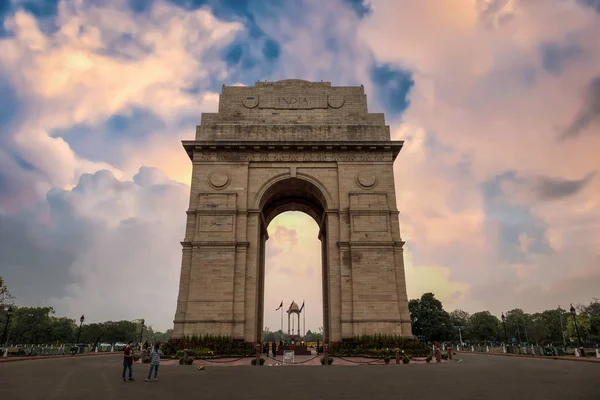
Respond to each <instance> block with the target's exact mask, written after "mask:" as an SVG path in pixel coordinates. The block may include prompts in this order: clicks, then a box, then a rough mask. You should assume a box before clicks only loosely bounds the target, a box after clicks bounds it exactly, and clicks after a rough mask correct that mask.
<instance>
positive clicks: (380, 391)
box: [0, 354, 600, 400]
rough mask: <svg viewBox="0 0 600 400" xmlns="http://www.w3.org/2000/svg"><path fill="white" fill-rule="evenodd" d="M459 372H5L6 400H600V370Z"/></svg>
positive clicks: (480, 366)
mask: <svg viewBox="0 0 600 400" xmlns="http://www.w3.org/2000/svg"><path fill="white" fill-rule="evenodd" d="M461 357H462V362H461V363H455V364H437V365H436V364H431V365H426V364H421V365H413V364H409V365H373V366H335V365H333V366H331V367H321V366H285V367H265V366H263V367H260V368H257V367H246V366H244V367H228V368H224V367H213V368H211V367H208V368H207V369H206V370H205V371H198V370H197V369H196V368H195V367H187V366H178V365H171V366H167V365H164V366H162V367H161V371H160V375H159V381H158V382H150V383H148V382H144V381H143V378H144V376H143V375H144V374H145V373H146V372H147V366H146V365H140V364H135V365H134V377H135V378H137V380H136V381H134V382H127V383H124V382H123V381H122V380H121V376H120V374H121V366H122V364H121V362H120V360H121V359H120V357H119V356H105V357H88V358H80V359H54V360H39V361H27V362H16V363H7V364H0V399H2V400H4V399H6V400H20V399H26V400H29V399H44V400H58V399H61V400H63V399H65V400H68V399H84V400H96V399H108V400H113V399H114V400H117V399H118V400H121V399H136V400H139V399H144V400H150V399H171V398H182V399H188V398H200V399H202V398H207V399H228V400H236V399H244V400H248V399H261V400H263V399H264V400H269V399H285V400H297V399H311V400H314V399H327V400H333V399H361V400H363V399H384V398H385V399H410V400H419V399H440V398H444V399H461V400H462V399H468V400H476V399H485V400H495V399H501V400H517V399H527V400H532V399H543V400H552V399H561V400H565V399H574V400H575V399H585V400H592V399H594V400H597V399H600V379H599V378H600V365H597V364H595V363H582V362H573V361H556V360H536V359H528V358H509V357H497V356H487V355H472V354H464V355H461Z"/></svg>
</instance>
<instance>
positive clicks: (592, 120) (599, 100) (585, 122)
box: [562, 77, 600, 138]
mask: <svg viewBox="0 0 600 400" xmlns="http://www.w3.org/2000/svg"><path fill="white" fill-rule="evenodd" d="M598 121H600V77H597V78H594V79H593V80H592V81H591V82H590V83H589V87H588V88H587V93H586V96H585V104H584V105H583V107H582V109H581V110H580V111H579V112H578V113H577V116H576V117H575V119H574V120H573V122H572V123H571V124H570V125H569V127H568V128H567V129H565V131H564V132H563V134H562V137H563V138H570V137H575V136H579V135H580V134H581V133H582V132H586V131H589V132H590V133H591V130H592V129H591V128H592V127H595V129H596V130H600V125H599V124H598ZM588 128H590V129H588Z"/></svg>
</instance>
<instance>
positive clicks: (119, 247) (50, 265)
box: [0, 168, 189, 330]
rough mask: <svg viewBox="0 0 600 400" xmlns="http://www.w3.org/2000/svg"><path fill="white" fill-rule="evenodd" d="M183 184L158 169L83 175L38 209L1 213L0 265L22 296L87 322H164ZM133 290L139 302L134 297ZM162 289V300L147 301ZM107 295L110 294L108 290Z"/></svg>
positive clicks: (177, 253) (174, 272) (171, 300)
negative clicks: (129, 176) (128, 175)
mask: <svg viewBox="0 0 600 400" xmlns="http://www.w3.org/2000/svg"><path fill="white" fill-rule="evenodd" d="M188 196H189V190H188V188H187V187H186V186H185V185H181V184H178V183H175V182H173V181H171V180H169V179H168V178H166V177H165V176H164V175H163V174H162V173H161V172H160V171H158V170H156V169H152V168H141V169H140V171H139V173H138V174H137V175H136V176H135V177H134V179H133V181H121V180H119V179H117V178H115V177H114V175H113V174H112V173H111V172H110V171H106V170H103V171H98V172H96V173H94V174H84V175H83V176H82V177H81V179H80V180H79V183H78V184H77V185H76V186H75V187H74V188H73V189H72V190H63V189H59V188H55V189H52V190H51V191H50V192H49V193H48V196H47V199H46V201H44V202H43V203H40V204H38V206H37V207H36V209H35V211H32V212H26V213H20V214H13V215H11V216H6V215H0V264H1V265H2V266H3V267H2V276H3V277H4V278H5V280H6V282H7V284H8V285H10V288H11V291H12V292H13V294H14V295H15V296H16V299H17V301H18V302H19V304H22V305H26V304H30V305H39V304H49V305H51V306H53V307H54V308H55V309H56V311H57V313H58V314H59V315H68V316H71V317H75V316H77V315H80V314H81V313H85V315H86V318H89V320H90V321H103V320H111V319H112V320H114V319H121V318H123V319H135V318H146V319H148V320H150V321H153V323H155V324H157V327H158V328H160V329H163V330H164V329H167V328H170V322H169V321H171V320H172V318H173V315H174V310H175V303H176V295H177V293H176V291H175V290H168V289H172V288H174V287H175V288H176V287H177V285H178V278H179V270H180V263H181V246H180V245H179V241H180V240H181V238H182V234H183V231H184V224H185V212H184V210H185V207H186V205H187V202H188ZM132 291H133V292H135V297H137V298H139V299H145V300H144V301H137V300H135V301H132V299H131V295H132ZM157 292H161V293H163V294H162V295H161V296H162V300H161V301H160V302H158V303H157V302H152V301H147V300H148V299H149V298H152V297H153V296H156V293H157ZM107 294H110V295H107Z"/></svg>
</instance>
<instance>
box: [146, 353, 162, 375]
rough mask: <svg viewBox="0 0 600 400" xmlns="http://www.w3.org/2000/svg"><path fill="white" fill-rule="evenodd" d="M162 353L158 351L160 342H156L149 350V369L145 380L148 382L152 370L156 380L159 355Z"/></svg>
mask: <svg viewBox="0 0 600 400" xmlns="http://www.w3.org/2000/svg"><path fill="white" fill-rule="evenodd" d="M162 355H164V354H163V352H162V351H160V344H158V343H156V344H155V345H154V349H153V350H152V351H151V352H150V371H149V372H148V379H146V382H150V377H151V376H152V370H154V380H155V381H157V380H158V378H157V376H158V366H159V365H160V357H161V356H162Z"/></svg>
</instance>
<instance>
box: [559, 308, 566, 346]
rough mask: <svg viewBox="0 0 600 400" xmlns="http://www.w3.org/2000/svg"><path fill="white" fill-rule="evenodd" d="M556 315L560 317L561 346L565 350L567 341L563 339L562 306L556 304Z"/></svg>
mask: <svg viewBox="0 0 600 400" xmlns="http://www.w3.org/2000/svg"><path fill="white" fill-rule="evenodd" d="M558 316H559V317H560V333H562V339H563V348H564V349H565V351H567V341H566V339H565V328H564V327H563V321H562V317H563V310H562V308H560V306H558Z"/></svg>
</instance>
